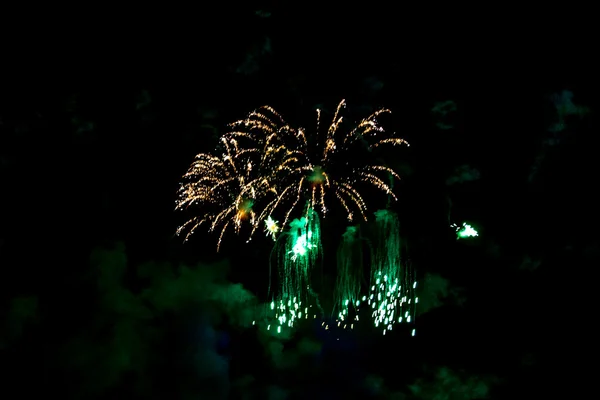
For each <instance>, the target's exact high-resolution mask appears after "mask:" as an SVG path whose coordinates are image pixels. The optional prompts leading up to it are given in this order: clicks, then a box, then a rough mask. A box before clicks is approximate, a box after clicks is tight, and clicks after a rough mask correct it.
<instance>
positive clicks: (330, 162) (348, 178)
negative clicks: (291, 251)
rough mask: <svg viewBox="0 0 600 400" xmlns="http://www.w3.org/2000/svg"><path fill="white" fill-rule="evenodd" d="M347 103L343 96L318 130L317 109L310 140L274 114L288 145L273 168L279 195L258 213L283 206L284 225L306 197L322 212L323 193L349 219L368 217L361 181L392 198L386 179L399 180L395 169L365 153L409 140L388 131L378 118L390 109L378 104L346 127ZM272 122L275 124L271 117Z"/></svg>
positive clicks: (324, 206) (324, 204)
mask: <svg viewBox="0 0 600 400" xmlns="http://www.w3.org/2000/svg"><path fill="white" fill-rule="evenodd" d="M345 106H346V102H345V101H344V100H342V101H341V102H340V103H339V105H338V107H337V109H336V111H335V114H334V116H333V120H332V121H331V124H329V126H328V128H327V130H326V131H325V132H321V125H322V123H321V119H322V118H321V111H320V110H317V129H316V134H315V135H313V136H312V137H311V138H314V139H315V140H314V143H311V140H309V139H307V134H306V131H305V130H304V129H302V128H299V129H293V128H291V127H290V126H289V125H288V124H287V123H285V122H284V121H283V119H282V118H281V117H280V116H279V115H278V114H276V115H277V118H278V121H277V122H279V123H280V127H279V128H278V129H274V131H276V132H277V135H278V138H279V140H281V142H282V143H284V144H285V146H286V151H285V155H286V156H285V164H280V165H278V167H277V168H276V169H275V170H273V171H272V173H273V176H275V177H276V178H275V179H273V180H272V182H273V183H274V187H275V190H274V193H276V194H277V195H276V196H275V198H273V200H271V201H270V202H269V203H268V204H266V205H265V206H264V208H263V211H262V212H261V214H260V216H259V218H260V219H263V218H265V217H266V216H268V215H274V214H276V213H277V212H278V210H279V209H283V210H285V211H284V218H283V225H282V226H285V225H286V223H287V221H288V220H289V218H290V215H291V213H292V212H293V211H294V209H295V208H296V206H297V205H298V203H299V202H300V200H301V199H302V198H303V197H307V198H309V199H310V207H311V208H314V209H318V210H320V211H321V213H323V214H326V213H327V211H328V206H327V204H328V202H329V201H328V200H326V199H327V198H329V197H331V198H335V199H336V200H337V202H339V204H341V206H342V207H343V208H344V210H345V211H346V213H347V218H348V220H349V221H352V220H353V218H354V216H355V214H360V216H361V217H362V218H363V219H364V220H366V219H367V217H366V211H367V206H366V204H365V201H364V199H363V196H362V195H361V193H360V191H359V186H365V184H366V186H371V187H374V188H376V189H378V190H379V191H381V192H383V193H385V194H387V195H389V196H391V197H392V198H393V199H394V200H395V199H396V197H395V195H394V193H393V192H392V189H391V187H390V184H388V183H386V181H385V179H387V178H391V179H400V177H399V176H398V174H397V173H396V172H395V171H394V170H392V169H391V168H388V167H386V166H384V165H379V164H372V163H370V160H369V159H368V158H367V159H365V158H364V154H367V155H368V154H369V153H370V152H372V151H373V150H374V149H376V148H378V147H380V146H384V145H392V146H394V145H407V146H408V143H407V142H406V141H405V140H404V139H401V138H396V137H393V136H386V135H385V131H384V129H383V128H382V127H381V126H380V125H379V122H378V117H379V116H381V115H382V114H385V113H389V112H390V111H389V110H387V109H381V110H378V111H376V112H374V113H373V114H371V115H369V116H368V117H367V118H364V119H363V120H361V121H360V122H359V123H358V124H356V125H355V126H354V128H352V129H350V130H347V131H344V129H343V128H342V125H343V117H342V116H341V115H340V114H341V111H342V110H343V109H344V108H345ZM269 125H270V126H277V123H276V122H275V121H273V120H271V121H269Z"/></svg>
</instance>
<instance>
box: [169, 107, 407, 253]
mask: <svg viewBox="0 0 600 400" xmlns="http://www.w3.org/2000/svg"><path fill="white" fill-rule="evenodd" d="M345 106H346V102H345V101H343V100H342V101H341V102H340V103H339V105H338V107H337V109H336V111H335V114H334V116H333V119H332V121H331V123H330V124H329V126H328V127H327V129H326V130H324V131H323V132H321V125H322V123H321V111H320V110H317V124H316V132H315V133H314V134H313V135H310V136H308V135H307V133H306V131H305V130H304V129H302V128H298V129H296V128H293V127H291V126H290V125H289V124H288V123H286V122H285V120H284V119H283V118H282V117H281V115H280V114H278V113H277V112H276V111H275V110H274V109H273V108H271V107H268V106H264V107H261V108H259V109H257V110H255V111H254V112H252V113H250V114H249V115H248V116H247V117H246V118H245V119H243V120H240V121H236V122H234V123H233V124H231V125H230V127H231V128H232V129H231V131H230V132H228V133H226V134H225V135H223V137H222V138H221V148H222V150H223V151H224V152H223V154H222V156H221V157H216V156H214V155H211V154H199V155H197V156H196V159H195V161H194V162H193V163H192V165H191V167H190V168H189V170H188V172H187V173H186V174H185V175H184V177H183V181H182V183H181V186H180V190H179V198H178V200H177V202H176V209H180V210H182V209H188V208H189V207H191V206H200V207H201V209H200V210H201V211H200V213H201V214H200V215H198V216H194V217H192V218H190V219H189V220H188V221H187V222H186V223H185V224H183V225H182V226H181V227H180V228H179V229H178V234H181V233H182V232H184V231H186V232H187V233H186V240H187V239H188V238H189V236H190V235H191V234H192V233H193V232H194V231H195V230H196V229H197V228H198V227H199V226H200V225H202V224H206V225H207V226H208V227H209V231H214V230H216V229H219V230H220V235H219V241H218V245H217V249H218V248H219V246H220V244H221V241H222V238H223V235H224V233H225V232H226V231H227V229H228V228H230V227H232V228H233V229H234V231H235V232H236V233H239V232H240V229H241V227H242V225H244V223H245V222H246V223H247V225H248V226H249V227H250V233H249V236H250V238H252V236H253V234H254V232H255V231H256V229H258V227H259V226H260V225H261V224H262V223H263V222H264V223H265V226H266V230H267V231H268V234H270V235H271V236H272V237H273V238H275V237H276V235H277V234H278V233H280V232H281V229H279V227H278V225H277V223H276V222H275V221H274V220H273V217H272V216H276V215H279V213H281V215H282V217H283V223H282V224H281V225H280V226H282V227H283V226H286V224H287V222H288V220H289V218H290V216H291V214H292V212H293V211H294V210H295V209H296V206H297V205H298V204H299V203H301V200H302V199H303V198H307V199H308V200H309V202H310V207H311V208H313V209H315V210H320V211H321V213H323V214H325V213H327V211H328V209H327V204H328V203H329V200H327V199H328V198H332V199H333V198H335V199H336V200H337V202H338V203H339V204H340V205H341V206H342V207H343V208H344V209H345V211H346V213H347V217H348V219H349V220H352V219H353V217H354V215H355V214H356V213H358V214H360V216H361V217H362V218H363V219H365V220H366V211H367V207H366V204H365V201H364V199H363V196H362V195H361V193H360V192H359V188H360V187H361V186H364V185H367V186H371V187H375V188H377V189H378V190H380V191H381V192H383V193H385V194H387V195H389V196H391V197H392V198H393V199H396V197H395V195H394V194H393V192H392V189H391V186H390V185H391V184H390V183H387V182H386V179H388V178H395V179H399V176H398V174H396V172H395V171H393V170H392V169H391V168H388V167H386V166H384V165H378V164H370V163H369V160H370V158H369V154H371V152H372V151H373V150H374V149H376V148H378V147H380V146H383V145H392V146H394V145H408V143H407V142H406V141H405V140H404V139H400V138H396V137H393V135H386V132H385V131H384V129H383V128H382V127H381V126H380V125H379V122H378V118H379V116H381V115H382V114H385V113H389V110H386V109H381V110H379V111H376V112H375V113H373V114H371V115H370V116H368V117H367V118H364V119H362V120H361V121H359V122H358V123H357V124H356V125H355V126H354V127H353V128H352V129H349V130H345V129H343V127H342V122H343V117H342V116H341V115H340V114H341V111H342V109H343V108H345ZM357 151H358V153H357ZM357 154H362V155H365V156H366V157H363V156H361V157H358V158H357V157H356V155H357ZM302 203H303V202H302ZM273 222H275V223H273Z"/></svg>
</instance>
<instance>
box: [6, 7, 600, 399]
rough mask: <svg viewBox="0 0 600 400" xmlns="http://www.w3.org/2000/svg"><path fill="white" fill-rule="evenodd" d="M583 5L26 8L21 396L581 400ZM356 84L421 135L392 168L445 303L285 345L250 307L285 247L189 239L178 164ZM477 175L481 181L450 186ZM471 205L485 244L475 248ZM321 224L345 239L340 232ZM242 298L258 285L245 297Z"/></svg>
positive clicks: (9, 158) (18, 263)
mask: <svg viewBox="0 0 600 400" xmlns="http://www.w3.org/2000/svg"><path fill="white" fill-rule="evenodd" d="M586 15H587V12H586V10H582V9H576V10H575V9H574V10H557V11H556V12H554V11H552V10H550V11H549V10H541V9H539V10H538V9H535V8H533V7H531V9H529V8H527V7H523V6H521V7H520V8H518V9H516V8H515V9H513V8H511V7H509V6H506V5H502V6H501V5H497V6H494V5H489V6H488V9H485V10H484V9H477V8H465V9H457V8H450V7H447V8H443V7H442V8H439V7H433V6H432V7H427V9H418V8H417V7H416V6H400V5H392V4H389V5H384V4H377V3H372V2H369V3H365V4H358V5H357V6H355V7H354V6H353V7H350V6H348V5H347V4H346V5H343V4H342V5H339V6H338V7H334V6H333V5H332V4H328V5H323V4H319V3H315V4H309V3H285V5H284V4H283V3H281V2H270V3H267V2H264V3H261V2H258V3H256V2H252V3H247V4H244V5H242V6H237V5H234V4H228V3H227V4H226V3H223V4H210V5H200V6H198V7H196V8H194V9H189V10H185V9H181V10H179V11H176V12H175V11H169V12H167V11H164V10H150V9H133V8H132V9H127V10H125V9H124V10H119V9H110V10H103V9H91V8H90V9H89V10H85V11H84V10H81V11H77V12H75V11H73V10H67V9H65V10H64V11H60V10H59V9H53V10H41V9H35V10H28V12H27V13H24V12H23V11H21V12H17V11H14V12H12V13H7V14H6V15H5V19H6V23H5V24H3V31H4V32H3V38H2V39H1V40H2V43H3V49H1V50H0V56H1V65H2V70H4V71H5V72H3V73H2V80H1V83H0V101H1V104H0V177H1V187H2V191H1V195H0V206H1V207H0V267H1V268H2V270H1V271H2V280H1V281H0V282H1V283H0V285H1V286H0V287H1V291H0V293H1V298H2V308H1V310H2V316H3V320H2V321H3V322H2V324H3V325H2V330H1V331H0V332H2V334H0V354H1V356H0V360H1V363H2V364H3V365H2V368H3V370H5V371H7V372H6V373H5V374H3V375H2V380H3V381H4V383H5V384H4V385H3V386H4V390H6V391H7V393H8V394H6V395H5V396H6V397H7V398H9V397H11V394H12V395H13V396H15V395H17V394H18V395H19V396H26V395H33V394H36V393H45V394H52V395H58V396H62V397H63V398H114V397H115V396H130V397H136V398H192V397H194V398H227V396H230V397H231V398H306V397H307V396H311V397H319V396H322V397H323V398H342V397H345V398H407V399H408V398H421V399H434V398H435V399H438V398H439V399H442V398H444V399H445V398H448V399H463V398H464V399H475V398H483V397H485V396H489V397H491V398H514V397H515V396H523V397H525V396H538V397H541V396H546V395H548V394H553V395H558V394H557V393H558V392H559V391H560V390H564V393H565V394H566V395H569V396H574V394H573V391H575V390H579V389H582V387H584V386H585V383H587V382H588V381H589V378H588V376H589V375H588V373H589V372H588V373H586V371H589V368H590V367H588V366H587V364H586V361H587V362H589V363H592V362H593V360H590V358H591V355H587V354H589V353H588V352H589V349H587V348H586V347H585V346H587V344H586V343H587V342H586V341H585V340H584V339H585V338H586V337H587V336H588V335H590V332H591V331H590V330H589V329H590V328H588V326H591V325H592V317H590V315H589V314H588V311H587V308H588V307H587V306H588V304H591V300H592V298H593V293H594V291H593V286H592V284H591V283H592V282H593V279H592V278H591V276H592V275H591V274H592V273H593V272H594V271H595V267H596V266H597V265H598V255H599V250H600V248H599V245H600V242H599V238H598V234H597V233H596V229H595V227H596V226H597V223H598V218H597V217H598V216H597V211H596V207H597V204H598V195H597V192H598V190H597V188H596V182H597V171H598V168H597V151H598V150H597V149H598V135H597V133H596V129H597V126H596V125H597V123H596V121H595V118H596V115H595V111H596V109H597V103H598V101H597V98H596V93H597V90H596V89H597V86H598V83H597V79H596V77H597V71H598V70H597V63H595V62H594V60H595V58H596V54H595V53H596V50H595V47H594V44H593V41H592V37H593V35H594V29H593V26H594V24H593V21H588V18H587V17H586ZM569 92H570V93H572V94H573V98H572V100H573V103H574V104H575V105H577V106H578V107H580V108H578V110H584V109H586V110H587V112H583V111H582V112H581V113H580V114H569V115H567V114H565V113H564V112H563V111H561V109H560V106H564V105H565V104H566V103H565V101H553V99H555V98H556V97H553V96H556V95H558V96H559V98H560V96H563V95H564V93H569ZM563 98H564V97H563ZM341 99H346V100H347V102H348V106H349V107H348V114H349V115H351V117H353V118H355V119H358V118H361V117H363V116H365V115H366V114H368V113H369V112H370V111H372V110H374V109H376V108H379V107H382V106H385V107H386V108H390V109H391V110H392V111H393V114H392V118H390V119H388V120H386V128H387V129H388V130H390V131H395V132H397V133H398V134H399V136H401V137H403V138H405V139H406V140H407V141H408V142H409V143H410V144H411V147H410V148H409V149H408V150H402V151H401V152H399V153H398V155H397V156H396V157H397V158H393V159H389V160H387V161H388V163H389V164H390V165H392V166H394V167H395V168H397V169H398V171H399V173H400V174H401V175H402V176H403V180H402V182H401V183H400V184H398V185H397V186H396V193H397V195H398V197H399V198H400V200H399V202H398V204H396V205H394V209H395V210H396V211H397V212H398V213H399V215H400V220H401V226H402V236H403V238H404V240H405V241H406V247H407V248H408V254H409V256H410V258H411V260H412V262H413V264H414V265H415V266H416V269H417V271H418V274H419V276H420V278H421V279H422V280H423V281H424V282H425V287H424V289H423V290H424V291H425V292H424V293H423V294H422V296H423V298H431V299H437V300H435V301H434V300H432V301H431V304H430V305H429V307H427V306H425V305H424V309H423V310H422V311H421V315H420V316H419V317H418V319H417V326H418V332H419V334H418V335H417V336H416V337H415V338H409V337H407V335H401V334H398V335H395V336H394V335H392V336H389V337H388V336H386V337H385V338H382V337H381V336H380V333H378V334H376V333H374V332H370V331H369V332H366V331H365V332H361V333H356V334H354V335H348V336H347V337H344V338H343V340H340V341H339V342H338V341H332V340H330V338H329V337H327V336H324V335H323V333H322V332H321V331H320V330H319V329H316V328H315V329H312V327H305V328H303V330H300V331H299V332H298V333H297V335H296V336H295V337H294V338H292V339H282V338H276V337H273V336H269V335H267V334H265V333H264V332H261V331H259V330H257V329H256V327H252V326H250V325H249V324H248V320H247V319H243V318H241V317H239V316H238V313H239V312H240V310H242V309H247V308H248V307H249V306H246V305H245V304H246V303H248V302H249V303H252V304H255V303H260V302H263V301H266V300H267V298H266V286H267V284H268V264H267V259H268V256H267V254H268V251H269V244H268V242H266V241H262V242H260V241H259V242H258V243H256V244H254V243H253V244H252V245H247V244H245V243H244V241H243V240H241V239H238V238H236V237H234V236H230V237H228V238H226V240H225V244H224V248H223V250H222V252H221V253H220V254H217V253H216V252H215V243H216V237H215V236H214V235H208V234H205V233H204V232H201V233H199V234H198V235H197V237H195V238H194V239H193V240H192V241H191V242H190V243H188V244H186V245H183V244H182V240H181V238H178V237H175V236H174V232H175V230H176V228H177V226H178V225H179V224H181V223H182V222H183V219H182V216H181V215H179V214H178V213H175V212H174V211H173V210H174V202H175V198H176V191H177V188H178V184H179V179H180V177H181V175H182V174H183V173H184V172H185V170H186V169H187V167H188V165H189V164H190V162H191V160H192V159H193V156H194V155H195V154H197V153H200V152H211V151H213V149H214V148H215V146H216V145H217V141H218V138H219V136H220V135H221V134H222V133H224V132H225V131H226V124H227V123H229V122H232V121H234V120H237V119H240V118H242V117H243V116H244V115H245V114H247V113H248V112H249V111H251V110H253V109H254V108H256V107H258V106H260V105H263V104H269V105H271V106H273V107H274V108H275V109H277V110H278V111H279V112H280V113H281V114H282V115H284V116H285V118H286V119H287V120H288V121H289V122H290V123H292V125H300V126H305V127H307V128H312V126H313V124H314V109H315V108H316V107H317V106H319V107H321V108H323V109H324V110H325V111H328V112H332V111H334V110H335V106H336V105H337V104H338V102H339V101H340V100H341ZM445 101H451V102H453V104H454V105H455V106H456V110H455V111H453V112H451V113H450V114H448V115H446V116H443V115H441V114H440V113H439V112H436V111H435V107H436V104H439V103H441V102H445ZM557 105H558V106H559V107H558V108H557ZM558 122H561V123H562V124H563V125H562V126H561V128H560V129H553V127H555V126H556V125H555V124H556V123H558ZM441 126H443V128H444V129H442V128H440V127H441ZM461 166H468V167H469V168H470V169H473V170H475V171H477V172H476V174H471V175H470V176H471V178H472V179H466V180H465V179H463V180H462V181H460V180H456V179H455V180H454V181H452V179H453V178H456V177H458V176H459V175H460V174H458V173H457V172H456V171H457V168H459V167H461ZM464 220H468V221H472V222H473V223H474V224H475V225H476V226H477V227H478V228H479V229H478V230H479V233H480V236H479V237H478V238H476V239H473V240H461V241H457V240H456V239H455V235H454V233H453V230H452V229H451V228H450V227H449V225H450V224H451V223H461V222H462V221H464ZM323 224H324V225H323V232H324V235H328V236H329V237H328V239H327V241H326V243H325V250H324V251H325V254H334V253H335V246H336V240H337V239H336V238H337V237H339V234H340V233H341V231H340V232H338V231H339V230H340V228H339V227H338V228H337V230H336V221H331V220H330V221H325V222H324V223H323ZM327 229H330V230H329V232H330V233H329V234H328V233H327ZM223 260H225V261H226V263H227V267H225V266H223V265H224V264H219V263H221V262H222V261H223ZM181 265H188V266H190V270H191V271H192V272H189V271H188V272H187V273H189V274H190V275H185V273H184V272H182V270H181V269H180V266H181ZM215 265H216V266H215ZM198 271H200V272H198ZM207 271H208V272H207ZM324 272H325V274H326V275H328V276H329V277H330V278H331V276H334V273H335V269H334V268H331V267H327V268H326V270H325V271H324ZM189 282H199V283H198V285H201V284H202V282H213V283H214V287H212V289H210V290H212V291H208V292H210V293H213V292H214V293H216V294H215V295H214V296H212V295H211V296H212V297H211V296H209V295H206V294H205V295H200V294H198V290H197V289H195V286H194V285H193V284H188V283H189ZM428 282H429V285H427V283H428ZM169 285H170V286H169ZM240 285H243V287H242V286H240ZM167 286H168V287H169V288H171V289H169V290H167V289H165V287H167ZM236 290H239V291H242V292H243V293H244V295H245V296H247V297H246V298H247V300H248V301H247V302H239V303H235V302H233V303H232V304H233V305H231V304H228V300H227V298H231V297H232V296H231V293H232V291H236ZM157 293H159V294H157ZM165 293H171V294H170V295H169V296H171V297H168V296H167V295H165ZM172 293H177V295H173V294H172ZM228 293H229V295H228ZM236 293H237V292H236ZM217 294H218V295H217ZM321 295H322V296H323V297H330V293H326V292H324V293H321ZM167 297H168V299H167ZM242 297H243V296H242ZM215 299H216V300H215ZM238 317H239V318H238ZM340 343H341V344H340ZM590 349H591V347H590ZM349 377H351V378H349ZM348 396H350V397H348ZM352 396H354V397H352ZM436 396H437V397H436Z"/></svg>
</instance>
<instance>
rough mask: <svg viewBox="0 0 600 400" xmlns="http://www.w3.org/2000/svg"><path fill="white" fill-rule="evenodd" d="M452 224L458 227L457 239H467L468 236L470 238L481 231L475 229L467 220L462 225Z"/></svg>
mask: <svg viewBox="0 0 600 400" xmlns="http://www.w3.org/2000/svg"><path fill="white" fill-rule="evenodd" d="M451 226H452V227H453V228H455V229H456V238H457V239H466V238H470V237H476V236H479V233H478V232H477V231H476V230H475V228H473V227H472V226H471V225H469V224H467V223H466V222H463V224H462V225H461V226H458V225H456V224H453V225H451Z"/></svg>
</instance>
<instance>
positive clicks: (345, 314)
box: [335, 226, 366, 329]
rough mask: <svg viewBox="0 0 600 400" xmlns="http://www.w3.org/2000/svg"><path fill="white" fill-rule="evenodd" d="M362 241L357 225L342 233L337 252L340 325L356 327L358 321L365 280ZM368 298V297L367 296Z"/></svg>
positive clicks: (336, 297) (336, 290) (337, 294)
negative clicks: (362, 285) (362, 287)
mask: <svg viewBox="0 0 600 400" xmlns="http://www.w3.org/2000/svg"><path fill="white" fill-rule="evenodd" d="M363 271H364V266H363V252H362V241H361V238H360V234H359V230H358V227H357V226H349V227H348V228H347V229H346V232H345V233H344V234H343V235H342V242H341V243H340V246H339V248H338V252H337V280H336V286H335V307H336V311H337V313H338V315H337V322H338V324H339V325H340V327H341V326H342V324H343V327H344V328H350V329H353V328H354V323H355V321H358V312H359V307H360V303H361V300H360V297H359V296H360V290H361V283H362V281H363ZM365 300H366V297H365Z"/></svg>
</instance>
